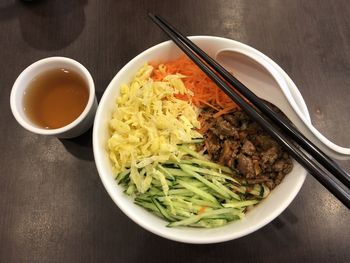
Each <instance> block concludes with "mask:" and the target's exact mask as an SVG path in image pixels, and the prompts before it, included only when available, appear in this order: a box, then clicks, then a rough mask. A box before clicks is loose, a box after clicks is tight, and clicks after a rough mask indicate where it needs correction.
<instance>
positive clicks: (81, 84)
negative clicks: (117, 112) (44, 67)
mask: <svg viewBox="0 0 350 263" xmlns="http://www.w3.org/2000/svg"><path fill="white" fill-rule="evenodd" d="M88 99H89V91H88V86H87V83H86V81H85V80H84V79H83V78H82V77H81V76H80V75H79V74H78V73H77V72H75V71H72V70H67V69H53V70H49V71H46V72H43V73H41V74H39V75H38V76H36V77H35V78H34V79H33V80H32V81H31V82H30V84H29V87H28V88H27V89H26V90H25V94H24V97H23V105H24V112H25V113H26V115H27V117H28V118H29V119H30V120H31V121H32V122H33V123H34V124H36V125H38V126H40V127H41V128H45V129H57V128H61V127H63V126H66V125H68V124H69V123H71V122H73V121H74V120H75V119H76V118H78V117H79V115H80V114H81V113H82V112H83V111H84V109H85V107H86V105H87V102H88Z"/></svg>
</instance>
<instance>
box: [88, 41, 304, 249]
mask: <svg viewBox="0 0 350 263" xmlns="http://www.w3.org/2000/svg"><path fill="white" fill-rule="evenodd" d="M192 40H193V41H194V42H195V43H196V44H197V45H199V46H200V47H201V48H202V49H203V50H204V51H205V52H207V53H208V54H209V55H211V56H214V55H215V54H216V52H217V51H218V50H219V49H222V48H229V47H235V46H237V47H244V48H247V49H249V50H250V51H251V52H258V51H257V50H255V49H253V48H251V47H249V46H247V45H244V44H242V43H240V42H237V41H233V40H230V39H224V38H218V37H209V36H196V37H192ZM181 54H182V52H181V51H180V50H179V49H178V48H177V47H176V46H175V45H174V44H173V43H172V42H170V41H167V42H164V43H161V44H158V45H156V46H154V47H152V48H150V49H148V50H146V51H144V52H143V53H141V54H140V55H138V56H137V57H135V58H134V59H133V60H131V61H130V62H129V63H128V64H127V65H125V66H124V67H123V68H122V69H121V70H120V71H119V72H118V73H117V75H116V76H115V77H114V78H113V80H112V81H111V83H110V84H109V86H108V87H107V89H106V91H105V93H104V94H103V96H102V99H101V101H100V104H99V107H98V110H97V113H96V117H95V123H94V130H93V149H94V156H95V162H96V166H97V169H98V172H99V175H100V177H101V180H102V182H103V184H104V186H105V188H106V190H107V191H108V193H109V195H110V196H111V198H112V199H113V201H114V202H115V203H116V204H117V205H118V207H119V208H120V209H121V210H122V211H123V212H124V213H125V214H126V215H127V216H128V217H130V218H131V219H132V220H133V221H135V222H136V223H137V224H139V225H140V226H142V227H144V228H145V229H147V230H149V231H151V232H153V233H155V234H157V235H159V236H162V237H165V238H168V239H171V240H176V241H180V242H186V243H216V242H223V241H227V240H232V239H235V238H238V237H241V236H244V235H247V234H249V233H251V232H253V231H255V230H257V229H259V228H261V227H263V226H264V225H266V224H267V223H269V222H271V221H272V220H273V219H274V218H276V217H277V216H278V215H279V214H280V213H281V212H282V211H283V210H284V209H285V208H286V207H287V206H288V205H289V204H290V203H291V202H292V200H293V199H294V197H295V196H296V194H297V193H298V192H299V190H300V188H301V186H302V184H303V182H304V180H305V176H306V171H305V169H304V168H303V167H301V166H300V165H299V164H298V163H296V162H294V168H293V170H292V172H291V173H290V174H288V175H287V176H286V178H285V179H284V180H283V182H282V183H281V184H280V185H279V186H278V187H276V189H274V190H273V191H272V193H271V194H270V196H269V197H268V198H267V199H266V200H264V201H263V202H262V203H260V204H259V205H258V206H257V207H255V208H254V209H252V210H251V211H249V212H248V213H247V214H246V217H245V218H244V219H243V220H240V221H236V222H233V223H230V224H228V225H226V226H223V227H219V228H214V229H195V228H168V227H166V222H165V221H163V220H162V219H160V218H158V217H156V216H154V215H153V214H151V213H149V212H148V211H146V210H144V209H143V208H141V207H139V206H137V205H135V204H134V203H133V201H132V200H131V199H130V198H129V197H128V196H126V195H125V194H123V190H124V189H122V188H121V187H120V186H118V185H117V184H116V182H115V180H114V175H113V172H112V169H111V163H110V161H109V158H108V154H107V152H106V142H107V140H108V137H109V133H108V121H109V120H110V118H111V116H112V112H113V109H114V107H115V101H116V98H117V96H118V95H119V88H120V85H121V84H123V83H128V82H129V81H130V80H131V79H132V77H133V75H134V74H135V73H136V71H137V70H138V69H139V68H140V67H141V66H142V65H144V64H145V63H147V62H162V61H167V60H170V59H175V58H177V57H178V56H180V55H181ZM271 62H272V63H274V62H273V61H271ZM274 64H275V63H274ZM275 65H276V67H278V65H277V64H275ZM278 70H279V71H280V72H281V74H283V76H284V77H285V78H286V80H287V82H288V83H289V86H290V88H291V89H296V87H295V85H294V83H293V82H292V80H291V79H290V78H289V77H288V76H287V74H285V72H283V70H282V69H281V68H279V67H278ZM293 92H294V91H293ZM298 103H300V104H301V105H302V106H304V104H305V103H304V101H303V100H302V97H300V99H299V100H298ZM304 109H305V111H304V113H305V114H307V115H308V112H307V109H306V107H304ZM285 114H286V115H287V116H288V112H286V113H285Z"/></svg>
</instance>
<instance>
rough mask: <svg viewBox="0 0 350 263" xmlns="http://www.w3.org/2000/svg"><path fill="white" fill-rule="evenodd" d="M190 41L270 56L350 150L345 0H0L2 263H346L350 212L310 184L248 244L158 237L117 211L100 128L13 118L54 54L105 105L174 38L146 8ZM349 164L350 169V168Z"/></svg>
mask: <svg viewBox="0 0 350 263" xmlns="http://www.w3.org/2000/svg"><path fill="white" fill-rule="evenodd" d="M148 11H151V12H155V13H158V14H161V15H162V16H164V17H166V18H167V19H168V20H169V21H170V22H172V23H173V24H174V25H176V26H177V27H178V28H180V29H181V31H183V32H184V33H186V34H188V35H216V36H223V37H228V38H232V39H235V40H238V41H241V42H244V43H246V44H249V45H251V46H253V47H255V48H257V49H258V50H260V51H262V52H264V53H265V54H267V55H268V56H269V57H271V58H272V59H273V60H275V61H276V62H277V63H278V64H279V65H281V67H282V68H283V69H284V70H285V71H286V72H287V73H288V74H289V75H290V76H291V78H292V79H293V80H294V82H295V83H296V84H297V86H298V88H299V89H300V91H301V93H302V94H303V96H304V99H305V101H306V102H307V105H308V108H309V111H310V114H311V117H312V120H313V123H314V125H315V126H316V127H317V128H318V129H319V130H321V131H322V132H323V133H324V134H325V135H327V136H328V137H329V138H331V139H332V140H334V141H335V142H337V143H339V144H342V145H344V146H348V147H349V146H350V136H349V134H350V133H349V131H350V121H349V113H350V103H349V100H350V93H349V87H350V5H349V3H348V1H347V0H339V1H323V0H317V1H316V0H309V1H306V0H305V1H301V0H288V1H277V0H265V1H263V0H261V1H244V0H240V1H233V0H227V1H215V0H203V1H200V0H198V1H156V0H152V1H136V0H131V1H127V0H125V1H122V0H119V1H115V0H104V1H98V0H66V1H60V0H47V1H45V0H41V1H38V0H37V1H34V2H32V3H24V2H22V1H16V0H2V1H1V3H0V34H1V37H0V62H1V63H0V135H1V143H0V145H1V158H0V262H201V263H205V262H236V261H237V262H281V261H283V262H348V259H349V257H350V250H349V244H350V241H349V240H350V228H349V223H350V213H349V211H348V209H346V208H345V207H344V206H342V205H341V204H340V202H339V201H337V200H336V199H335V198H334V197H333V196H332V195H330V194H329V193H328V192H327V191H326V190H325V189H324V188H323V187H322V186H320V184H319V183H317V182H316V181H315V180H314V179H313V178H312V177H311V176H308V177H307V179H306V182H305V184H304V186H303V188H302V190H301V192H300V193H299V195H298V196H297V197H296V199H295V200H294V201H293V203H292V204H291V205H290V206H289V207H288V208H287V209H286V210H285V211H284V212H283V213H282V214H281V215H280V216H279V217H278V218H277V219H275V220H274V221H273V222H272V223H270V224H269V225H267V226H265V227H264V228H262V229H261V230H259V231H257V232H255V233H253V234H251V235H249V236H246V237H243V238H240V239H238V240H234V241H230V242H226V243H222V244H215V245H201V246H199V245H186V244H181V243H176V242H172V241H168V240H165V239H162V238H160V237H157V236H155V235H153V234H151V233H149V232H147V231H146V230H144V229H142V228H141V227H139V226H138V225H136V224H135V223H133V222H132V221H131V220H129V219H128V218H127V217H126V216H125V215H124V214H123V213H122V212H121V211H120V210H119V209H118V208H117V207H116V205H115V204H114V203H113V201H112V200H111V199H110V197H109V196H108V194H107V192H106V191H105V190H104V187H103V185H102V183H101V181H100V179H99V176H98V173H97V171H96V167H95V164H94V161H93V155H92V147H91V130H90V131H89V132H88V133H86V134H84V135H83V136H81V137H79V138H76V139H72V140H58V139H56V138H48V137H42V136H37V135H34V134H32V133H29V132H27V131H25V130H24V129H23V128H21V127H20V126H19V125H18V124H17V122H16V121H15V120H14V118H13V117H12V114H11V111H10V107H9V96H10V91H11V87H12V84H13V82H14V81H15V79H16V77H17V76H18V74H19V73H20V72H21V71H22V70H23V69H24V68H25V67H26V66H28V65H29V64H31V63H32V62H34V61H36V60H38V59H41V58H44V57H48V56H54V55H60V56H67V57H72V58H74V59H76V60H78V61H80V62H81V63H82V64H84V65H85V66H86V67H87V68H88V69H89V70H90V72H91V74H92V76H93V78H94V80H95V84H96V90H97V95H98V97H99V98H100V96H101V95H102V93H103V91H104V90H105V88H106V86H107V85H108V83H109V81H110V80H111V79H112V77H113V76H114V75H115V73H116V72H117V71H118V70H119V69H120V68H121V67H122V66H123V65H124V64H125V63H126V62H127V61H129V60H130V59H131V58H133V57H134V56H135V55H137V54H138V53H140V52H141V51H143V50H145V49H146V48H148V47H150V46H152V45H154V44H157V43H159V42H161V41H164V40H166V37H165V35H164V34H163V33H162V32H161V31H160V30H159V29H158V28H157V27H156V26H155V25H153V24H152V22H151V21H150V20H149V19H148V18H147V12H148ZM341 165H342V166H343V167H345V169H346V170H347V171H349V170H350V161H342V162H341Z"/></svg>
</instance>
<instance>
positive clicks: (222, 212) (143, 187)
mask: <svg viewBox="0 0 350 263" xmlns="http://www.w3.org/2000/svg"><path fill="white" fill-rule="evenodd" d="M179 149H180V151H183V152H184V156H183V159H182V160H179V161H175V162H169V161H168V162H166V163H158V164H155V165H153V166H152V167H147V166H145V167H142V168H136V169H138V170H135V167H134V168H133V169H134V170H132V169H126V170H125V171H123V172H121V173H119V174H118V175H117V176H116V181H117V182H118V183H119V184H121V185H122V186H123V187H125V191H124V192H125V193H126V194H127V195H130V196H132V197H134V202H135V204H137V205H139V206H142V207H144V208H145V209H147V210H148V211H150V212H152V213H154V214H155V215H156V216H159V217H161V218H163V219H165V220H166V221H168V222H170V223H169V224H168V227H179V226H188V227H204V228H212V227H219V226H222V225H225V224H227V223H229V222H232V221H234V220H239V219H241V218H243V217H244V212H245V211H246V209H247V207H249V206H253V205H256V204H258V203H259V202H260V200H261V199H262V198H265V197H266V196H267V195H268V194H269V189H268V188H267V187H266V186H265V185H263V184H262V185H260V184H256V185H242V184H241V183H240V182H239V181H238V180H236V179H235V178H233V177H232V176H234V175H235V173H234V171H232V170H231V169H230V168H228V167H224V166H221V165H219V164H216V163H213V162H210V161H208V160H207V159H205V158H204V156H201V155H200V154H199V153H197V152H195V151H193V150H192V149H191V148H189V147H188V146H184V145H180V146H179ZM131 177H132V179H130V178H131ZM135 182H136V183H135Z"/></svg>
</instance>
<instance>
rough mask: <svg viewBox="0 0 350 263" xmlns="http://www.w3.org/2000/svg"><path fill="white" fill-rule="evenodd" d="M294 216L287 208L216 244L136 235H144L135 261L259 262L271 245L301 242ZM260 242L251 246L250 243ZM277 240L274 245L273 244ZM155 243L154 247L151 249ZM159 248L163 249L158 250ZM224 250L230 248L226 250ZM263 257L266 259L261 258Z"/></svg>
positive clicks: (284, 245)
mask: <svg viewBox="0 0 350 263" xmlns="http://www.w3.org/2000/svg"><path fill="white" fill-rule="evenodd" d="M297 222H298V218H297V217H296V216H295V215H294V214H293V212H292V210H290V209H289V208H287V209H286V210H285V211H284V212H283V213H282V214H281V215H280V216H279V217H277V218H276V219H275V220H273V221H272V222H271V223H270V224H268V225H266V226H265V227H263V228H262V229H260V230H258V231H256V232H254V233H252V234H249V235H248V236H245V237H242V238H239V239H236V240H232V241H228V242H224V243H217V244H204V245H192V244H183V243H177V242H174V241H170V240H166V239H163V238H161V237H155V236H154V235H153V234H143V235H140V236H142V237H143V238H144V240H143V246H144V247H143V248H144V249H141V250H138V252H137V253H135V255H133V259H134V261H135V262H142V261H144V262H148V261H150V262H151V260H152V258H153V259H154V258H157V259H158V261H159V262H163V261H164V262H168V263H171V262H193V263H195V262H217V261H219V262H246V261H250V262H260V261H262V260H261V258H258V255H262V254H264V253H267V252H268V251H270V250H271V248H274V249H281V250H283V251H285V250H288V249H290V248H289V247H290V244H291V243H292V244H296V243H298V242H301V240H300V236H299V235H298V232H296V230H295V225H296V224H297ZM257 243H258V244H260V245H259V246H258V247H257V246H254V247H253V246H252V244H257ZM276 244H277V248H276V247H275V246H276ZM152 247H157V250H152V249H151V248H152ZM159 251H167V252H166V253H159ZM227 251H231V253H228V252H227ZM265 261H266V260H265Z"/></svg>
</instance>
